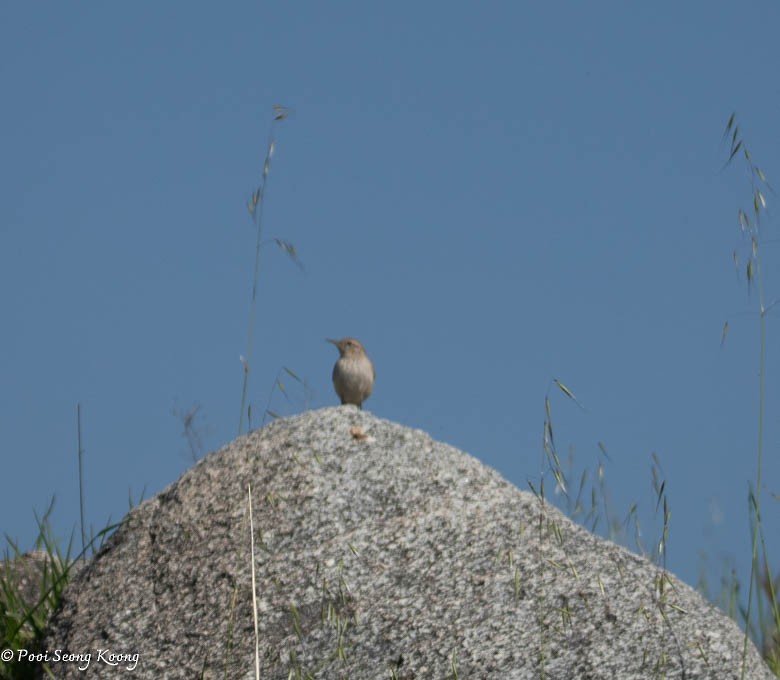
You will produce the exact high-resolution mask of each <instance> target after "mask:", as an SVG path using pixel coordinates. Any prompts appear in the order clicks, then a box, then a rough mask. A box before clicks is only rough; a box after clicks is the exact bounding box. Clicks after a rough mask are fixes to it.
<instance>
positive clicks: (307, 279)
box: [0, 0, 780, 585]
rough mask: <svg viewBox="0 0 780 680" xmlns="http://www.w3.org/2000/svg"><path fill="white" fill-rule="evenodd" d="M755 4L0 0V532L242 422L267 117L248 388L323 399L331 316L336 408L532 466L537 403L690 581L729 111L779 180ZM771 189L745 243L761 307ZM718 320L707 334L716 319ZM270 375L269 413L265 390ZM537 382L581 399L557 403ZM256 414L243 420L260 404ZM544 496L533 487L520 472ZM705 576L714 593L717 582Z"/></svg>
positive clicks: (738, 168)
mask: <svg viewBox="0 0 780 680" xmlns="http://www.w3.org/2000/svg"><path fill="white" fill-rule="evenodd" d="M778 25H780V5H778V4H777V3H776V2H770V1H768V0H766V1H763V2H749V3H726V2H706V3H705V2H691V3H684V4H680V3H671V2H662V3H653V4H652V5H636V4H633V3H632V4H626V3H617V2H607V3H597V4H595V5H594V4H592V3H591V4H587V5H585V4H582V3H563V4H556V3H542V4H538V5H532V4H523V3H509V2H507V3H481V4H480V5H479V6H477V5H475V4H473V3H447V4H443V3H442V4H434V3H428V4H421V3H407V2H396V3H392V4H390V3H384V4H382V5H380V4H378V3H362V2H354V3H347V2H335V3H311V2H308V3H306V2H305V3H298V4H292V3H259V2H255V3H250V2H234V3H223V4H222V5H220V6H219V8H217V7H216V5H214V4H212V3H200V2H192V3H186V4H184V3H148V2H138V3H129V4H128V3H124V4H117V3H83V4H79V5H73V4H45V5H44V4H35V3H15V4H10V3H6V4H4V5H3V7H2V9H0V78H1V79H2V83H3V104H2V108H1V109H0V122H2V134H3V142H2V160H0V187H1V188H0V194H1V195H2V200H0V285H1V286H2V291H3V296H2V297H3V332H2V335H0V375H1V376H2V383H1V384H2V388H0V429H1V430H2V432H3V434H4V437H3V444H4V461H5V465H4V483H3V484H2V495H0V516H2V517H3V524H4V526H3V530H4V531H5V532H6V533H7V534H8V535H10V536H11V537H13V538H15V539H16V540H18V541H19V542H20V545H21V546H22V547H23V548H24V547H29V544H30V543H31V541H32V539H33V538H34V535H35V520H34V516H33V512H34V511H37V512H39V513H40V512H42V511H43V509H45V507H46V506H47V504H48V502H49V500H50V498H51V497H52V496H53V495H54V496H55V497H56V505H55V512H54V516H53V521H54V526H55V530H56V531H57V534H58V536H60V537H61V538H63V539H67V538H68V536H69V535H70V532H71V530H73V529H74V527H76V526H77V523H78V476H77V463H76V451H77V441H76V404H77V403H79V402H80V403H81V405H82V430H83V444H84V449H85V485H86V513H87V519H88V521H89V522H90V523H91V524H92V525H94V527H96V528H99V527H102V526H103V525H104V524H105V523H106V521H107V520H108V518H109V516H110V517H111V518H112V519H114V520H116V519H119V518H120V517H122V516H123V514H124V513H125V512H126V510H127V507H128V497H129V496H132V497H133V498H134V499H136V500H137V499H138V497H139V496H140V495H141V493H142V492H144V490H145V494H146V496H147V497H148V496H150V495H152V494H154V493H157V492H158V491H160V490H161V489H162V488H164V487H165V486H167V485H168V484H170V483H171V482H173V481H174V480H176V479H177V478H178V476H179V475H180V474H181V473H182V472H183V471H184V470H186V469H187V468H188V467H189V466H191V465H192V458H191V455H190V453H189V449H188V446H187V443H186V441H185V440H184V439H183V438H182V426H181V423H180V421H179V420H178V419H177V418H176V417H175V416H174V415H173V413H172V411H173V410H175V409H178V410H179V411H180V412H184V411H187V410H188V409H191V408H193V407H194V406H195V405H199V410H198V416H197V418H196V420H195V422H196V426H197V429H198V431H199V433H200V436H201V439H202V444H203V449H204V451H209V450H213V449H215V448H219V447H221V446H223V445H224V444H226V443H228V442H229V441H231V440H232V439H233V438H234V437H235V436H236V434H237V428H238V421H239V408H240V398H241V381H242V367H241V363H240V361H239V356H240V355H244V354H246V344H247V323H248V313H249V298H250V287H251V278H252V268H253V258H254V244H255V231H254V227H253V225H252V222H251V220H250V218H249V216H248V214H247V210H246V200H247V198H248V197H249V195H250V194H251V192H252V191H253V190H254V188H255V187H256V186H257V184H258V183H259V181H260V176H261V171H262V163H263V158H264V155H265V151H266V145H267V140H268V134H269V126H270V121H271V116H272V108H271V107H272V105H274V104H283V105H285V106H288V107H290V108H291V109H292V112H291V115H290V116H289V118H288V119H287V120H285V121H284V122H283V123H282V124H280V125H279V126H278V127H277V128H276V139H277V146H276V154H275V156H274V158H273V161H272V166H271V171H270V176H269V181H268V186H267V190H266V204H265V213H264V230H265V234H266V237H267V238H268V239H272V238H274V237H278V238H283V239H286V240H288V241H289V242H291V243H293V244H294V245H295V247H296V248H297V250H298V252H299V254H300V258H301V260H302V262H303V264H304V268H305V269H304V271H301V270H300V269H298V268H297V267H296V266H295V265H294V264H293V263H292V262H291V261H290V260H289V259H288V258H287V257H286V256H285V255H284V253H282V252H281V251H279V250H278V249H277V248H276V247H275V246H274V245H273V244H270V245H268V246H266V247H264V248H263V250H262V255H261V277H260V284H259V300H258V310H257V324H256V330H255V342H254V347H253V350H252V351H253V355H252V372H251V374H250V384H249V397H250V400H251V402H252V404H253V409H254V412H255V413H256V414H257V413H261V412H262V411H263V409H264V408H265V406H266V404H267V402H268V401H269V395H270V400H271V408H272V409H273V410H275V411H277V412H279V413H283V414H292V413H297V412H300V411H302V410H304V409H306V408H319V407H322V406H327V405H333V404H335V403H337V402H336V398H335V394H334V393H333V390H332V386H331V383H330V371H331V367H332V364H333V362H334V361H335V359H336V352H335V350H334V348H333V347H332V346H330V345H328V344H327V343H326V342H325V340H324V339H325V338H326V337H342V336H346V335H354V336H356V337H358V338H360V339H361V340H362V341H363V343H364V344H365V346H366V347H367V349H368V351H369V353H370V355H371V356H372V358H373V359H374V362H375V364H376V367H377V383H376V389H375V394H374V396H372V397H371V399H370V400H369V401H368V402H367V404H366V408H367V409H368V410H370V411H372V412H373V413H375V414H376V415H378V416H380V417H382V418H388V419H390V420H393V421H397V422H400V423H403V424H406V425H409V426H412V427H416V428H421V429H424V430H426V431H428V432H429V433H430V434H431V435H432V436H433V437H435V438H437V439H440V440H443V441H446V442H448V443H451V444H453V445H454V446H457V447H458V448H461V449H463V450H465V451H468V452H470V453H471V454H473V455H475V456H476V457H478V458H479V459H481V460H482V461H484V462H485V463H487V464H488V465H490V466H492V467H494V468H496V469H498V470H499V471H500V472H501V473H502V474H503V475H505V476H506V477H508V478H509V479H511V480H512V481H513V482H515V483H516V484H517V485H518V486H520V487H521V488H528V480H532V481H534V483H535V484H537V485H538V480H539V475H540V471H541V469H542V462H543V454H542V448H541V440H542V426H543V422H544V417H545V409H544V400H545V396H546V395H549V396H550V398H551V406H552V412H553V419H554V427H555V438H556V443H557V446H558V449H559V451H560V452H561V453H562V454H563V455H564V457H565V456H566V455H568V453H569V452H572V455H573V460H574V469H575V477H576V478H577V479H578V478H579V473H580V471H581V470H583V469H588V470H590V471H591V472H593V471H594V470H595V468H596V466H597V464H598V462H599V461H600V460H602V459H601V457H600V454H599V449H598V446H597V443H598V442H603V443H604V445H605V446H606V448H607V451H608V452H609V455H610V460H609V461H604V472H605V483H606V487H607V489H608V493H609V501H610V504H611V506H612V508H613V511H614V512H615V514H617V515H620V516H625V515H626V513H627V511H628V507H629V505H630V504H631V503H633V502H635V503H637V504H638V507H639V517H640V519H641V522H642V527H643V530H644V536H643V538H644V539H645V540H646V541H647V542H648V543H652V541H653V540H654V538H655V537H657V535H658V532H659V530H660V524H661V523H660V520H659V519H658V518H656V517H655V496H654V494H653V490H652V488H651V460H652V458H651V457H652V454H653V453H655V454H657V456H658V458H659V459H660V461H661V464H662V466H663V472H662V478H663V479H665V480H666V492H667V496H668V499H669V503H670V507H671V511H672V517H671V524H670V537H669V544H668V554H667V560H668V561H667V564H668V566H669V567H670V568H671V569H672V570H673V571H674V572H675V573H677V574H678V575H680V576H681V577H682V578H683V579H685V580H686V581H688V582H690V583H695V582H696V580H697V578H698V576H699V573H700V570H701V555H702V554H704V555H706V556H707V559H708V564H709V567H708V569H709V572H708V573H709V575H710V578H711V579H712V580H717V576H718V574H719V571H720V569H721V567H722V566H723V564H727V563H729V560H733V561H734V562H735V563H736V565H737V567H738V569H739V570H740V573H745V571H744V570H745V569H746V568H747V565H748V561H747V556H748V554H749V530H748V511H747V491H748V486H749V484H750V483H751V482H752V480H754V479H755V468H756V454H755V449H756V438H757V419H758V416H757V413H758V407H757V403H758V402H757V395H758V381H757V371H758V348H759V344H758V317H757V309H758V307H757V298H756V296H755V294H750V295H749V294H748V288H747V286H746V284H745V281H744V276H742V275H741V274H740V273H738V272H737V270H736V269H735V267H734V265H733V262H732V252H733V251H734V250H735V249H736V250H737V251H738V252H740V253H741V254H742V262H743V263H744V261H745V260H744V256H745V248H746V243H745V239H744V238H743V237H742V236H741V235H740V233H739V229H738V225H737V221H736V214H737V209H738V208H740V207H748V206H749V201H750V185H749V182H748V179H747V175H746V173H745V171H744V168H743V166H742V165H735V166H733V167H731V168H729V169H727V170H721V168H722V166H723V164H724V161H725V160H726V157H727V154H728V147H727V145H724V144H722V143H721V135H722V133H723V129H724V126H725V124H726V121H727V119H728V116H729V114H730V113H731V112H732V111H735V110H736V111H737V114H738V120H739V123H740V126H741V129H742V131H743V132H744V135H745V138H746V141H747V142H748V144H749V148H750V149H751V151H752V154H753V157H754V159H755V161H756V162H757V163H758V164H759V165H760V166H761V167H762V169H763V170H764V171H765V173H766V174H767V176H768V177H769V180H770V182H771V181H772V180H773V178H774V179H775V180H776V181H777V182H780V179H778V178H780V135H778V120H780V116H779V115H778V114H780V87H778V85H777V78H776V77H775V66H776V65H777V64H778V63H780V43H778V40H777V27H778ZM774 198H775V197H774V195H772V194H768V200H769V211H768V213H767V219H766V220H765V222H764V231H763V239H764V240H763V241H762V250H761V254H762V258H763V274H764V279H763V280H764V286H765V290H766V296H767V300H768V301H771V300H773V299H775V298H776V297H777V296H780V281H778V277H777V271H778V265H779V264H780V258H779V257H778V243H780V240H778V236H777V222H776V219H775V216H774V214H773V210H772V204H773V200H774ZM726 320H728V321H729V328H730V330H729V334H728V336H727V339H726V342H725V344H724V345H723V346H721V330H722V327H723V324H724V322H725V321H726ZM779 331H780V328H778V311H774V313H771V314H770V315H769V316H768V318H767V365H766V400H767V411H766V424H765V443H766V451H765V468H764V480H765V482H766V486H765V488H764V502H765V507H764V521H765V529H766V531H767V535H768V536H769V538H770V549H771V550H772V551H773V555H774V562H775V564H777V563H778V552H777V551H778V546H777V541H776V540H775V541H772V540H771V539H772V537H773V536H777V535H780V532H779V531H778V528H780V521H779V520H778V517H779V516H780V509H779V508H778V503H777V501H776V500H773V499H772V497H771V496H770V495H769V493H770V492H771V493H775V494H778V493H780V484H779V483H778V478H780V462H778V461H780V457H778V449H780V423H779V422H778V412H779V409H778V406H779V401H780V400H779V397H780V371H778V369H779V368H780V364H779V362H778V352H777V349H776V348H777V346H778V343H777V338H778V332H779ZM282 367H289V368H290V369H292V370H293V371H294V372H295V373H296V374H297V375H298V376H299V377H300V378H301V379H303V380H305V381H306V389H305V390H304V389H303V388H302V387H301V386H300V385H298V384H297V383H296V382H295V381H294V380H291V379H289V378H288V377H285V386H286V388H287V395H288V399H285V397H284V395H282V394H280V393H279V392H278V391H272V388H273V385H274V380H275V378H276V376H277V375H278V374H279V371H280V370H281V369H282ZM554 379H558V380H560V381H562V382H563V383H564V384H565V385H566V386H567V387H569V388H570V389H571V390H572V391H573V392H574V393H575V394H576V396H577V398H578V399H579V401H580V403H581V404H582V406H583V408H579V407H578V406H577V405H576V404H575V403H574V402H572V401H571V400H569V399H567V398H566V397H565V395H563V393H562V392H561V391H560V390H558V389H557V388H556V387H555V386H554V383H553V382H552V381H553V380H554ZM255 422H257V418H256V419H255ZM546 483H547V485H548V486H547V488H548V493H549V494H550V495H552V488H553V482H552V479H551V478H550V476H549V475H548V476H547V482H546ZM714 585H717V583H715V584H714Z"/></svg>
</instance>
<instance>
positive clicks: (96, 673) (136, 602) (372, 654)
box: [45, 406, 773, 680]
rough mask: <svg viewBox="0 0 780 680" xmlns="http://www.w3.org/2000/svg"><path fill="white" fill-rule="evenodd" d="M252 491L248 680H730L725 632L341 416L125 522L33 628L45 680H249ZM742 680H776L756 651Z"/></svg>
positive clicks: (218, 465) (492, 486)
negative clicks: (39, 630) (59, 604)
mask: <svg viewBox="0 0 780 680" xmlns="http://www.w3.org/2000/svg"><path fill="white" fill-rule="evenodd" d="M355 426H357V427H359V428H360V431H354V430H352V428H353V427H355ZM361 432H362V434H361ZM366 435H367V437H366ZM250 483H251V486H252V499H253V508H252V509H253V523H254V541H255V546H254V549H255V560H254V563H255V579H256V593H257V613H258V621H257V627H258V636H259V657H260V658H259V666H260V677H261V678H264V679H268V680H286V679H287V678H288V677H294V678H306V677H314V678H327V679H331V678H350V679H351V680H360V679H363V678H365V679H371V680H374V679H378V678H399V679H406V680H413V679H414V680H430V679H442V680H443V679H444V678H452V677H456V676H455V674H454V672H453V662H454V664H455V668H456V669H457V677H460V678H463V679H465V678H470V679H471V678H497V679H501V680H513V679H518V680H519V679H521V678H522V679H525V678H528V679H531V678H542V677H544V678H547V679H549V680H556V679H560V680H570V679H571V678H580V679H588V678H605V679H606V678H608V679H609V680H612V679H613V678H621V679H622V680H630V679H632V678H637V679H638V678H642V679H645V678H654V677H665V678H685V679H687V680H692V679H694V678H737V677H739V674H740V670H741V656H742V654H741V653H742V643H743V638H742V634H741V632H740V630H739V629H738V628H737V626H736V625H734V624H733V623H732V622H731V621H730V620H728V619H727V618H726V617H725V616H723V615H722V614H721V613H720V612H719V611H717V610H716V609H715V608H714V607H712V606H711V605H709V604H708V603H706V602H705V601H704V600H703V599H702V598H701V597H700V596H699V595H698V594H697V593H695V592H694V591H693V590H692V589H691V588H690V587H688V586H687V585H685V584H683V583H681V582H679V581H678V580H676V579H675V578H674V577H672V576H670V575H668V574H666V575H665V574H663V572H661V571H660V570H659V569H658V568H657V567H656V566H654V565H652V564H651V563H649V562H647V561H646V560H643V559H640V558H639V557H636V556H635V555H633V554H631V553H629V552H626V551H625V550H623V549H621V548H619V547H617V546H615V545H613V544H611V543H609V542H607V541H604V540H601V539H599V538H596V537H594V536H592V535H591V534H589V533H588V532H587V531H586V530H584V529H582V528H580V527H578V526H576V525H574V524H573V523H571V522H570V521H569V520H567V519H566V518H565V517H564V516H563V515H562V514H561V513H560V512H558V511H557V510H555V509H554V508H552V507H551V506H549V505H544V504H542V502H541V501H540V500H539V499H537V498H536V497H535V496H533V495H532V494H530V493H526V492H522V491H519V490H518V489H517V488H515V487H514V486H512V485H511V484H509V483H508V482H507V481H505V480H504V479H503V478H502V477H501V476H500V475H498V474H497V473H496V472H495V471H493V470H491V469H490V468H487V467H486V466H484V465H482V464H481V463H480V462H479V461H477V460H476V459H475V458H472V457H471V456H468V455H466V454H464V453H462V452H460V451H458V450H456V449H454V448H451V447H449V446H447V445H445V444H441V443H438V442H435V441H433V440H432V439H431V438H430V437H429V436H428V435H426V434H425V433H424V432H420V431H416V430H410V429H408V428H405V427H402V426H400V425H397V424H395V423H391V422H388V421H384V420H379V419H377V418H376V417H374V416H373V415H371V414H370V413H367V412H361V411H358V410H357V409H355V408H354V407H351V406H345V407H340V408H330V409H323V410H320V411H312V412H308V413H305V414H303V415H301V416H297V417H294V418H289V419H285V420H280V421H277V422H275V423H273V424H272V425H270V426H268V427H266V428H264V429H263V430H259V431H256V432H253V433H251V434H249V435H248V436H246V437H242V438H240V439H238V440H236V441H235V442H233V443H232V444H230V445H229V446H227V447H226V448H224V449H222V450H221V451H217V452H215V453H212V454H211V455H209V456H207V457H206V458H205V459H204V460H202V461H201V462H200V463H199V464H198V465H196V466H195V467H194V468H193V469H192V470H190V471H189V472H187V473H186V474H185V475H184V476H183V477H182V478H181V479H180V480H179V481H177V482H176V483H175V484H172V485H171V486H170V487H168V488H167V489H166V490H165V491H163V492H162V493H160V494H159V495H158V496H156V497H154V498H152V499H150V500H148V501H146V502H145V503H143V504H142V505H140V506H139V507H137V508H135V509H134V510H133V511H132V512H130V513H129V514H128V516H127V517H126V518H125V520H124V522H123V524H122V526H121V527H120V528H119V529H118V531H117V532H116V534H115V535H114V536H113V537H112V538H111V539H110V541H109V542H108V543H107V545H106V546H105V547H104V549H103V550H102V551H101V552H100V553H99V554H98V555H97V556H96V557H95V558H94V559H93V561H92V562H91V563H90V564H89V565H88V567H87V568H86V569H84V571H82V572H81V573H80V574H79V576H78V577H77V578H76V579H75V580H74V582H73V583H72V584H71V585H70V586H69V587H68V589H67V591H66V596H65V602H64V606H63V608H62V609H61V611H59V612H58V613H57V614H56V615H55V617H54V618H53V620H52V622H51V626H50V630H49V634H48V639H47V640H46V643H45V648H46V650H48V653H49V654H50V663H49V667H50V668H51V670H52V671H53V673H54V675H55V676H56V677H63V678H84V677H90V678H91V677H101V678H103V677H105V678H108V677H111V678H116V677H134V678H169V679H170V678H198V677H203V678H223V677H229V678H253V677H255V675H254V674H255V656H254V650H255V645H254V624H253V617H252V573H251V557H250V556H251V547H250V529H249V524H248V521H249V517H248V512H247V509H248V503H247V496H248V494H247V487H248V485H249V484H250ZM58 649H59V650H63V652H62V653H63V654H64V653H65V652H68V653H73V654H90V655H91V657H90V660H89V662H88V666H87V668H86V670H84V671H82V670H79V669H80V668H83V667H84V666H85V659H84V658H82V660H81V661H80V662H78V661H69V662H65V661H62V660H56V659H54V658H53V657H54V655H55V653H56V650H58ZM100 650H103V651H102V653H101V652H100ZM110 655H116V656H114V657H111V656H110ZM122 655H127V656H122ZM134 655H138V656H137V660H136V659H135V658H134ZM113 662H117V663H118V665H116V666H112V665H110V663H113ZM131 666H132V667H133V670H132V671H127V670H125V669H126V668H129V667H131ZM291 672H292V674H291ZM307 673H308V674H310V675H307ZM746 677H748V678H751V679H752V680H759V679H761V678H766V679H767V680H769V679H770V678H772V677H773V676H772V674H771V673H770V672H769V670H768V669H767V668H766V667H765V666H764V665H763V664H762V662H761V660H760V658H759V656H758V654H757V652H756V651H755V649H754V648H753V646H752V645H749V647H748V655H747V675H746Z"/></svg>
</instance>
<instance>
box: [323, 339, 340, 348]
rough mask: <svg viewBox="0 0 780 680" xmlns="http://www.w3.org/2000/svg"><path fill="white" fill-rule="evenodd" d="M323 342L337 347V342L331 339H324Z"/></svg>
mask: <svg viewBox="0 0 780 680" xmlns="http://www.w3.org/2000/svg"><path fill="white" fill-rule="evenodd" d="M325 342H329V343H330V344H331V345H336V347H338V346H339V341H338V340H333V339H332V338H325Z"/></svg>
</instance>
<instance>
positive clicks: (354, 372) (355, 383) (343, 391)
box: [327, 338, 376, 409]
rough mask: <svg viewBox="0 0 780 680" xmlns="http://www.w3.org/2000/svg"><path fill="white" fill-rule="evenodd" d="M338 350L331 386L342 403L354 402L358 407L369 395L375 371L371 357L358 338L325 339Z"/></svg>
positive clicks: (360, 407) (372, 386)
mask: <svg viewBox="0 0 780 680" xmlns="http://www.w3.org/2000/svg"><path fill="white" fill-rule="evenodd" d="M327 341H328V342H329V343H331V344H332V345H335V346H336V348H337V349H338V351H339V358H338V360H337V361H336V363H335V365H334V366H333V387H335V388H336V394H337V395H338V396H339V399H341V403H342V404H354V405H355V406H357V407H358V408H359V409H362V408H363V402H364V401H365V400H366V399H368V398H369V396H371V391H372V390H373V389H374V378H375V377H376V371H375V370H374V364H372V363H371V359H369V358H368V354H366V350H365V348H364V347H363V345H362V344H360V341H359V340H356V339H355V338H342V339H341V340H331V339H330V338H328V339H327Z"/></svg>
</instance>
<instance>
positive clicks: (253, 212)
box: [238, 106, 287, 435]
mask: <svg viewBox="0 0 780 680" xmlns="http://www.w3.org/2000/svg"><path fill="white" fill-rule="evenodd" d="M286 117H287V109H285V108H283V107H281V106H274V118H273V120H272V121H271V130H270V132H269V134H268V147H267V150H266V154H265V162H264V163H263V176H262V179H261V180H260V185H259V186H258V187H257V189H255V191H254V193H253V194H252V196H251V198H250V199H249V201H248V202H247V208H248V210H249V214H250V216H251V218H252V220H253V221H254V223H255V226H256V228H257V241H256V243H255V268H254V273H253V275H252V299H251V302H250V305H249V328H248V330H247V349H246V356H245V357H243V360H242V363H243V364H244V381H243V385H242V387H241V414H240V416H239V419H238V434H239V435H240V434H241V431H242V430H243V428H244V413H245V411H246V395H247V389H248V386H249V370H250V366H251V358H252V345H253V344H254V343H253V341H254V330H255V316H256V310H257V283H258V280H259V278H260V246H261V245H262V240H263V205H264V203H265V201H264V196H265V188H266V184H267V182H268V173H269V170H270V169H271V158H272V157H273V155H274V149H275V147H276V142H275V140H274V131H275V126H276V124H277V123H278V122H281V121H283V120H284V119H285V118H286Z"/></svg>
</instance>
